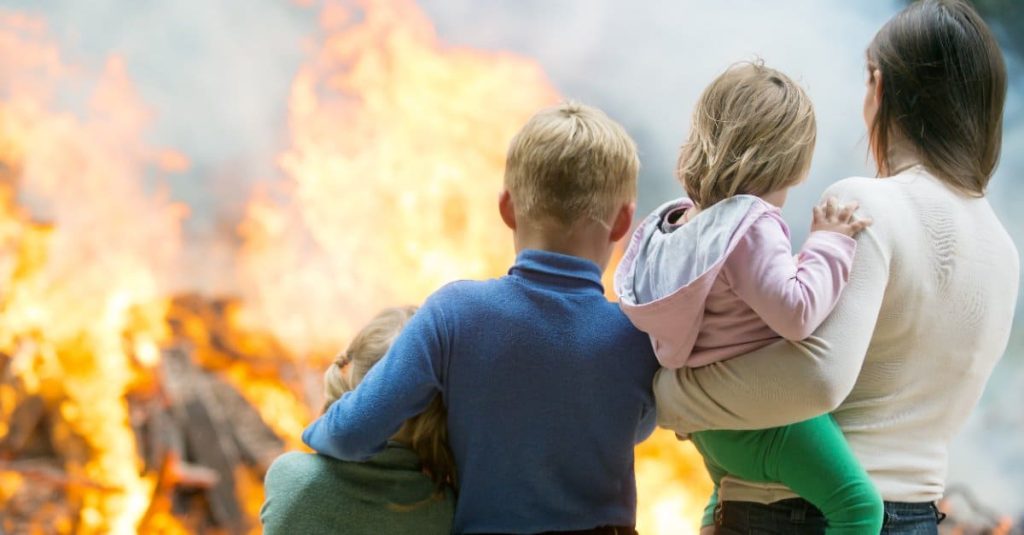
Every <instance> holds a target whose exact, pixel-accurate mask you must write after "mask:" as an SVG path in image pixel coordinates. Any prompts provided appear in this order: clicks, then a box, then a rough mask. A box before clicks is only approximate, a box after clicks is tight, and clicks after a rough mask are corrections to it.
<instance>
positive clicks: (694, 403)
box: [654, 182, 889, 434]
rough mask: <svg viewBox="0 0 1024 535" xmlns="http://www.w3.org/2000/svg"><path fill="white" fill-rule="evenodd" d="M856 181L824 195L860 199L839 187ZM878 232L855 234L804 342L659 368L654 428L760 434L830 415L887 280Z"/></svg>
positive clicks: (866, 340)
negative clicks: (844, 269)
mask: <svg viewBox="0 0 1024 535" xmlns="http://www.w3.org/2000/svg"><path fill="white" fill-rule="evenodd" d="M856 184H857V182H853V183H852V184H851V183H849V182H841V183H839V184H838V185H836V186H833V187H832V188H830V190H829V192H828V193H826V195H828V194H832V195H836V196H838V197H840V198H842V199H860V200H862V201H863V200H865V199H863V198H862V196H860V195H858V194H857V193H858V191H857V190H856V189H853V188H847V187H842V186H847V185H856ZM864 206H865V208H871V207H870V206H869V205H866V204H865V205H864ZM882 230H884V227H882V228H879V227H878V226H877V225H876V226H872V227H870V228H868V229H867V230H864V231H863V232H861V233H860V234H858V235H857V258H856V261H854V263H853V268H852V269H851V271H850V282H849V284H848V285H847V287H846V289H845V290H844V291H843V295H842V297H841V298H840V300H839V304H837V305H836V307H835V310H834V311H833V312H832V314H831V315H830V316H829V317H828V319H827V320H825V323H823V324H822V325H821V327H820V328H819V329H818V330H817V331H815V333H814V334H812V335H811V336H810V337H808V338H806V339H805V340H803V341H800V342H789V341H779V342H776V343H774V344H771V345H769V346H766V347H764V348H761V349H758V350H757V351H753V352H751V353H747V354H745V355H743V357H742V358H735V359H729V360H725V361H722V362H716V363H714V364H711V365H708V366H703V367H700V368H681V369H679V370H665V369H662V370H659V371H658V373H657V374H656V375H655V377H654V393H655V399H656V401H657V404H658V424H659V425H661V426H662V427H666V428H668V429H671V430H673V431H675V432H677V433H683V434H686V433H693V432H696V431H703V430H707V429H764V428H767V427H777V426H781V425H788V424H792V423H795V422H799V421H803V420H807V419H809V418H812V417H814V416H817V415H819V414H824V413H826V412H831V411H833V410H835V408H836V407H838V406H839V404H840V403H842V401H843V400H844V399H846V396H847V395H848V394H849V393H850V391H851V390H852V389H853V385H854V384H855V383H856V382H857V376H858V374H860V369H861V365H862V364H863V363H864V356H865V354H866V353H867V349H868V346H869V344H870V343H871V338H872V334H873V333H874V330H875V324H876V322H877V320H878V313H879V311H880V310H881V307H882V299H883V296H884V295H885V288H886V285H887V284H888V281H889V250H888V246H887V244H888V242H887V241H886V240H885V237H884V235H882V234H881V232H882Z"/></svg>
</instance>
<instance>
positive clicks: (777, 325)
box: [722, 213, 857, 340]
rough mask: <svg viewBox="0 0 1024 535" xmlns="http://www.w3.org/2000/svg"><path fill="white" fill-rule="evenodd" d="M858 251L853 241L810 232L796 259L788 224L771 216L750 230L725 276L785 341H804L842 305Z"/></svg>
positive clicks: (740, 244)
mask: <svg viewBox="0 0 1024 535" xmlns="http://www.w3.org/2000/svg"><path fill="white" fill-rule="evenodd" d="M856 248H857V242H856V240H854V239H853V238H850V237H849V236H844V235H842V234H839V233H837V232H827V231H819V232H812V233H811V235H810V236H808V238H807V242H805V243H804V246H803V248H802V249H801V250H800V254H799V255H797V257H796V258H795V259H794V258H793V254H792V245H791V244H790V241H789V231H788V229H787V227H786V224H785V222H784V221H783V220H782V218H781V216H779V215H778V214H774V213H769V214H766V215H764V216H762V217H761V218H760V219H758V220H757V221H755V222H754V224H753V225H751V227H750V228H749V229H748V230H747V232H746V234H745V235H744V236H743V237H742V238H741V239H740V241H739V243H738V244H737V245H736V248H735V249H733V252H732V253H731V254H730V255H729V258H728V259H726V261H725V265H724V266H722V271H723V272H724V274H725V277H726V279H727V280H728V282H729V284H730V285H731V286H732V289H733V291H735V292H736V295H738V296H739V297H740V299H742V300H743V301H744V302H746V303H747V304H748V305H749V306H750V308H752V309H753V310H754V312H756V313H757V315H758V316H759V317H760V318H761V319H762V320H764V322H765V323H766V324H767V325H768V327H770V328H771V329H772V330H773V331H775V332H776V333H778V334H779V335H780V336H782V337H783V338H786V339H787V340H803V339H804V338H807V337H808V336H810V334H811V333H812V332H814V330H815V329H817V328H818V326H819V325H821V323H822V322H823V321H825V318H827V317H828V315H829V313H830V312H832V308H833V307H835V305H836V302H837V301H839V295H840V293H842V291H843V288H844V287H845V286H846V282H847V280H848V279H849V276H850V266H851V265H852V264H853V254H854V251H855V250H856Z"/></svg>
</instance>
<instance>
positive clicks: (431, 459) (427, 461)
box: [323, 306, 456, 489]
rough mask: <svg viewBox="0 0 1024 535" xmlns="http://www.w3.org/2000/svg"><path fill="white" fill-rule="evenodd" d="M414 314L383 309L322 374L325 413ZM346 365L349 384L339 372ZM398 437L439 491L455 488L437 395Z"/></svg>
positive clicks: (444, 419)
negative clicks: (406, 442) (410, 450)
mask: <svg viewBox="0 0 1024 535" xmlns="http://www.w3.org/2000/svg"><path fill="white" fill-rule="evenodd" d="M415 313H416V307H414V306H406V307H395V308H386V309H384V310H382V311H380V312H379V313H378V314H377V315H376V316H374V317H373V319H371V320H370V322H369V323H367V324H366V326H365V327H363V329H362V330H361V331H359V333H358V334H356V336H355V338H353V339H352V342H351V343H349V345H348V349H346V350H345V352H344V353H342V354H341V355H338V358H337V360H335V362H334V363H333V364H332V365H331V366H330V368H328V369H327V371H326V373H324V391H325V393H326V397H327V400H326V402H325V403H324V409H323V410H324V411H326V410H327V408H328V407H330V406H331V404H332V403H334V402H335V401H337V399H338V398H340V397H341V396H342V394H344V393H345V392H347V391H349V390H352V389H353V388H355V387H356V385H358V384H359V383H360V382H361V381H362V380H363V377H365V376H366V373H367V372H369V371H370V368H372V367H373V366H374V364H377V362H378V361H379V360H380V359H381V358H382V357H383V356H384V354H385V353H387V352H388V349H389V348H390V347H391V344H392V343H393V342H394V341H395V338H396V337H398V333H400V332H401V331H402V328H404V327H405V324H406V323H408V321H409V319H410V318H412V316H413V314H415ZM346 365H349V366H351V367H352V368H351V370H349V378H348V379H349V380H348V381H346V380H345V377H344V376H343V375H342V374H341V369H342V368H343V367H344V366H346ZM398 435H399V436H401V437H402V438H404V439H405V440H407V441H408V443H409V447H410V448H412V450H413V451H415V452H416V455H417V456H419V458H420V462H421V463H422V464H423V469H424V470H425V471H426V472H427V473H428V474H429V475H430V477H431V479H433V480H434V483H436V484H437V486H438V488H439V489H441V488H443V487H445V486H450V487H452V488H454V487H455V486H456V484H455V460H454V457H453V456H452V452H451V450H450V449H449V448H448V417H447V414H446V412H445V408H444V403H442V401H441V395H440V394H438V395H437V396H436V397H435V398H434V399H433V401H431V402H430V405H429V406H428V407H427V409H426V410H424V411H423V412H422V413H420V414H418V415H417V416H414V417H412V418H409V419H408V420H406V422H405V424H404V425H403V427H402V430H401V431H399V433H398Z"/></svg>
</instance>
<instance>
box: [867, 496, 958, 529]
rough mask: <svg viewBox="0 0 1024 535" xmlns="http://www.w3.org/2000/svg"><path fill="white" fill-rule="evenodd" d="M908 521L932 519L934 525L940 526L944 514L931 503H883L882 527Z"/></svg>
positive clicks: (944, 517)
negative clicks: (883, 517)
mask: <svg viewBox="0 0 1024 535" xmlns="http://www.w3.org/2000/svg"><path fill="white" fill-rule="evenodd" d="M908 519H934V520H935V523H936V524H941V523H942V521H943V520H945V519H946V513H943V512H942V511H939V508H938V506H937V505H935V503H933V502H912V503H908V502H885V521H884V522H883V523H882V526H883V527H885V526H889V525H892V524H894V523H895V522H899V521H905V520H908Z"/></svg>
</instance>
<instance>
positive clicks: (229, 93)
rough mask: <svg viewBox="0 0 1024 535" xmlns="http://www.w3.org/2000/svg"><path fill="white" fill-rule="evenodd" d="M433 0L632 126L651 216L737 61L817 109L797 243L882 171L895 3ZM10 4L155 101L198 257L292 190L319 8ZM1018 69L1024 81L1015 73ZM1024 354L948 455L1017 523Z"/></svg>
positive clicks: (446, 22) (442, 20)
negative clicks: (722, 75) (848, 180)
mask: <svg viewBox="0 0 1024 535" xmlns="http://www.w3.org/2000/svg"><path fill="white" fill-rule="evenodd" d="M420 3H421V5H422V6H423V7H424V8H425V9H426V11H427V12H428V14H429V15H430V16H431V18H432V19H433V20H434V21H435V23H436V25H437V28H438V33H439V35H440V37H441V39H442V41H444V42H447V43H449V44H452V45H457V46H471V47H475V48H482V49H490V50H510V51H513V52H517V53H520V54H523V55H526V56H529V57H533V58H535V59H536V60H537V61H539V62H540V63H541V64H542V65H543V67H544V69H545V71H546V72H547V73H548V75H549V76H550V78H551V80H552V81H553V83H554V84H555V85H556V87H558V89H559V90H560V91H561V92H562V94H564V95H566V96H568V97H573V98H577V99H579V100H582V101H584V102H588V103H591V104H594V105H597V106H600V107H602V108H604V109H605V110H606V111H608V112H609V113H610V114H611V115H612V116H613V117H615V118H616V119H618V120H620V121H621V122H623V123H624V124H625V125H626V126H627V128H628V129H629V130H630V132H631V133H632V134H633V135H634V137H635V138H636V139H637V141H638V143H639V145H640V149H641V152H642V159H643V175H642V178H641V180H642V189H641V197H640V201H641V202H640V204H641V207H640V208H641V210H642V211H645V210H649V209H651V208H653V207H654V206H655V205H656V204H658V203H659V202H660V201H662V200H665V199H668V198H671V197H674V196H678V195H680V194H681V191H680V188H679V186H678V185H677V184H676V182H675V181H674V179H673V177H672V170H673V167H674V161H675V157H676V151H677V148H678V146H679V144H680V143H681V142H682V141H683V139H684V137H685V134H686V129H687V125H688V123H689V114H690V110H691V109H692V106H693V103H694V102H695V101H696V100H697V97H698V95H699V93H700V91H701V90H702V89H703V87H704V86H705V85H706V84H707V83H708V82H709V81H710V80H711V79H712V78H713V77H714V76H715V75H716V74H718V73H719V72H721V71H722V70H723V69H724V68H725V67H727V66H728V65H729V64H731V63H733V62H736V61H740V60H749V59H754V58H755V57H760V58H763V59H764V60H765V61H766V62H767V63H768V64H769V65H771V66H773V67H776V68H779V69H781V70H783V71H785V72H787V73H789V74H790V75H791V76H793V77H794V78H796V79H798V80H799V81H801V82H802V83H803V84H804V86H805V87H806V88H807V89H808V91H809V93H810V95H811V97H812V98H813V99H814V102H815V105H816V110H817V115H818V124H819V135H818V146H817V152H816V155H815V160H814V165H813V168H812V172H811V177H810V179H809V180H808V181H807V182H806V183H805V184H804V185H802V186H800V187H799V188H797V189H796V191H795V192H794V194H793V195H792V196H791V198H790V201H789V203H788V205H787V207H786V210H785V215H786V217H787V219H788V221H789V222H790V225H791V227H792V230H793V234H794V241H796V242H797V243H799V242H800V241H802V239H803V237H804V236H805V235H806V228H807V227H808V225H809V221H810V208H811V206H812V204H813V202H814V201H815V200H816V199H817V198H818V196H819V195H820V193H821V192H822V191H823V190H824V189H825V188H826V187H827V186H828V185H829V184H830V183H832V182H834V181H836V180H839V179H841V178H843V177H846V176H851V175H868V176H870V175H871V174H872V171H871V170H870V165H869V162H868V160H867V157H866V145H865V142H864V140H865V129H864V126H863V124H862V119H861V102H862V96H863V87H864V78H865V74H866V73H865V67H864V49H865V47H866V46H867V44H868V42H869V41H870V39H871V37H872V36H873V35H874V33H875V31H877V29H878V28H879V27H881V25H882V24H883V23H884V22H885V21H886V20H887V19H888V18H889V17H890V16H891V15H892V14H894V13H895V12H896V11H897V10H898V9H899V7H900V5H901V3H900V2H898V1H896V0H876V1H872V2H868V1H862V2H849V1H845V0H828V1H823V0H787V1H785V2H782V1H780V2H771V3H765V2H760V1H756V0H728V1H720V2H706V1H697V0H686V1H671V2H670V1H654V0H649V1H642V2H641V1H637V2H628V3H627V2H618V1H614V0H561V1H559V2H550V1H546V0H544V1H542V0H501V1H491V2H478V1H473V0H421V1H420ZM0 8H7V9H16V10H21V11H26V10H27V11H31V12H35V13H38V14H41V15H42V16H44V17H45V18H46V19H47V21H48V22H49V24H50V27H51V29H52V32H53V35H54V36H55V37H56V38H57V39H58V41H59V42H60V43H61V45H62V48H63V50H64V51H66V52H70V54H71V55H72V58H71V59H73V60H74V61H75V62H81V63H84V64H85V65H99V64H100V63H101V62H102V61H103V58H105V57H106V56H107V55H109V54H111V53H116V54H119V55H121V56H123V57H124V58H125V60H126V63H127V66H128V71H129V74H130V76H131V77H132V79H133V80H134V81H135V82H136V84H137V86H138V89H139V91H140V93H141V94H142V98H143V100H144V101H145V102H148V103H149V104H150V105H151V106H152V107H153V108H154V109H155V110H156V111H157V117H156V124H155V126H154V130H153V141H154V142H156V143H158V144H163V145H168V146H171V147H174V148H177V149H178V150H180V151H181V152H183V153H185V154H186V155H188V156H189V158H190V159H191V160H192V162H193V168H192V170H191V171H190V172H188V173H185V174H183V175H180V176H177V177H176V178H174V179H173V181H172V182H171V184H170V186H171V192H172V194H173V195H174V197H175V198H176V199H178V200H180V201H183V202H186V203H188V204H189V205H190V206H191V207H192V210H193V217H192V220H191V221H190V223H189V228H188V229H187V230H188V232H189V234H188V236H189V239H190V240H192V242H193V243H196V244H199V245H200V246H199V249H200V250H203V244H206V245H218V246H223V244H222V243H221V240H222V239H224V238H225V237H226V236H227V237H230V236H231V235H232V233H233V228H234V225H235V224H236V223H237V221H238V217H239V215H240V209H241V207H242V205H243V204H244V202H245V201H246V200H247V199H248V197H249V193H250V188H251V186H252V185H253V183H254V182H256V181H266V180H277V179H279V178H280V174H279V172H278V171H277V169H276V168H275V166H274V163H273V160H272V158H273V156H274V155H275V154H276V153H277V152H279V150H280V149H281V148H282V147H283V146H284V144H285V143H286V142H287V132H286V131H285V128H286V104H287V93H288V87H289V84H290V82H291V80H292V78H293V76H294V74H295V70H296V68H297V67H298V65H299V62H300V61H301V60H302V58H303V57H304V48H303V46H304V40H305V39H307V38H309V37H310V36H312V35H314V31H315V11H313V10H309V9H302V8H299V7H296V6H294V5H291V4H289V3H287V2H283V1H279V0H260V1H250V2H209V1H206V0H176V1H174V2H125V1H116V0H91V1H90V2H58V1H56V0H43V1H40V2H33V3H29V2H20V1H15V0H0ZM1012 68H1013V69H1014V70H1015V71H1016V72H1017V73H1020V72H1021V69H1020V68H1019V63H1018V62H1016V61H1012ZM1020 80H1021V77H1020V76H1016V77H1014V83H1015V84H1017V85H1014V86H1012V88H1011V91H1012V94H1011V97H1010V103H1009V107H1008V112H1007V129H1006V138H1005V141H1004V151H1003V154H1004V158H1003V162H1002V165H1001V167H1000V170H999V173H998V174H997V176H996V177H995V179H994V181H993V186H992V188H991V194H990V199H991V201H992V203H993V204H994V205H995V207H996V209H997V211H998V212H999V213H1000V215H1001V217H1002V219H1003V221H1004V222H1005V223H1006V225H1007V227H1008V228H1009V229H1010V231H1011V233H1012V234H1013V235H1014V236H1024V214H1022V213H1021V212H1020V209H1019V206H1020V201H1021V200H1022V199H1024V196H1022V189H1024V186H1022V183H1021V180H1020V177H1021V176H1024V117H1022V115H1024V113H1022V107H1024V104H1022V96H1021V90H1020V85H1019V82H1020ZM1022 245H1024V244H1022ZM199 258H204V262H199V263H197V265H198V266H200V267H199V268H197V269H198V271H197V272H196V273H195V274H194V277H195V280H193V281H192V282H193V284H195V285H197V286H199V287H205V288H216V289H223V286H222V284H223V281H222V280H220V279H210V278H208V277H209V274H208V273H206V272H205V271H204V270H203V269H202V267H201V266H203V265H209V261H208V260H209V259H208V258H205V257H202V256H201V257H199ZM228 269H229V268H228ZM218 270H220V267H219V266H218ZM215 271H216V270H215ZM220 271H223V270H220ZM228 276H230V275H228ZM1022 311H1024V310H1022ZM1018 325H1019V326H1024V321H1018ZM1022 354H1024V334H1022V329H1021V328H1020V327H1018V329H1017V331H1016V334H1015V337H1014V341H1013V342H1012V343H1011V348H1010V350H1009V351H1008V354H1007V356H1006V358H1004V360H1003V362H1002V363H1001V364H1000V365H999V367H998V369H997V370H996V374H995V376H994V378H993V380H992V382H991V384H990V388H989V389H988V391H987V393H986V397H985V399H984V400H983V402H982V405H981V407H980V408H979V410H978V411H976V413H975V414H974V416H973V417H972V419H971V421H970V423H969V425H968V427H967V429H966V430H965V431H964V433H962V434H961V436H960V437H959V438H958V439H957V441H956V443H955V445H954V447H953V452H952V462H951V467H950V478H951V481H953V482H960V483H965V484H966V485H968V486H970V487H971V488H972V489H973V490H974V491H975V492H976V493H977V494H978V495H979V496H980V497H982V498H983V499H984V500H986V501H987V502H988V503H989V504H990V505H992V506H993V507H994V508H996V509H998V510H1000V511H1003V512H1007V513H1013V514H1018V515H1019V514H1022V513H1024V468H1022V467H1024V432H1022V431H1021V424H1022V423H1024V422H1022V421H1021V419H1020V418H1021V417H1020V414H1021V412H1020V407H1021V406H1022V401H1024V399H1022V398H1021V392H1024V366H1022V365H1021V361H1022Z"/></svg>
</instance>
